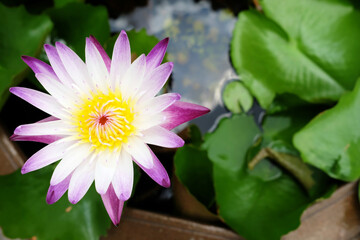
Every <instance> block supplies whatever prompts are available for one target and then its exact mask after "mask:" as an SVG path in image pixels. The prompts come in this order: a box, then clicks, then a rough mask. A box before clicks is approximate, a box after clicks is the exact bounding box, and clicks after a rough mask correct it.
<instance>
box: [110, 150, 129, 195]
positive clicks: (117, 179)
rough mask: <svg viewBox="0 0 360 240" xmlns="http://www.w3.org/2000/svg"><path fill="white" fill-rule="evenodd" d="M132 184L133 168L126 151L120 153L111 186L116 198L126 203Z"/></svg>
mask: <svg viewBox="0 0 360 240" xmlns="http://www.w3.org/2000/svg"><path fill="white" fill-rule="evenodd" d="M133 184H134V168H133V161H132V159H131V156H130V155H129V154H128V153H127V152H126V151H121V155H120V159H119V161H118V164H117V166H116V170H115V174H114V178H113V180H112V185H113V187H114V191H115V193H116V196H117V197H118V198H119V199H120V200H122V201H126V200H128V199H129V198H130V195H131V192H132V188H133Z"/></svg>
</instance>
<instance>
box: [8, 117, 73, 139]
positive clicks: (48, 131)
mask: <svg viewBox="0 0 360 240" xmlns="http://www.w3.org/2000/svg"><path fill="white" fill-rule="evenodd" d="M70 130H71V129H69V125H68V124H66V123H64V121H62V120H55V121H50V122H40V123H31V124H24V125H20V126H18V127H17V128H16V129H15V131H14V133H15V134H17V135H25V136H32V135H33V136H42V135H68V134H70V133H71V131H70Z"/></svg>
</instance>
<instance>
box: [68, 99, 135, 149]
mask: <svg viewBox="0 0 360 240" xmlns="http://www.w3.org/2000/svg"><path fill="white" fill-rule="evenodd" d="M133 109H134V102H133V101H132V100H131V99H127V100H126V101H124V100H123V99H122V98H121V94H120V93H113V92H110V93H108V94H104V93H95V94H93V95H92V96H90V97H86V98H83V102H82V104H81V105H79V106H77V110H76V111H74V112H73V113H72V115H73V116H74V118H73V124H74V125H75V128H76V131H77V133H78V134H77V136H78V138H79V139H80V140H81V141H82V142H87V143H90V144H91V146H92V148H93V149H92V150H95V151H102V150H105V149H109V150H114V149H116V148H121V145H122V144H123V143H126V142H127V141H128V137H129V136H130V135H133V134H134V132H135V128H134V126H133V125H132V122H133V120H134V116H135V113H134V111H133Z"/></svg>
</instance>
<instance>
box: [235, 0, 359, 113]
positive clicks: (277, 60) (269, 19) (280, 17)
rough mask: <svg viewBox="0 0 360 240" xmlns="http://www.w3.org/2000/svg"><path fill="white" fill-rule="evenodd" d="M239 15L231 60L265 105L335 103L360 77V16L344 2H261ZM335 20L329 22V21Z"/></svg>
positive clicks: (277, 0) (348, 3) (333, 0)
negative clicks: (283, 98)
mask: <svg viewBox="0 0 360 240" xmlns="http://www.w3.org/2000/svg"><path fill="white" fill-rule="evenodd" d="M260 4H261V6H262V8H263V10H264V14H261V13H259V12H256V11H253V10H251V11H244V12H242V13H240V14H239V19H238V22H237V24H236V26H235V30H234V34H233V39H232V42H231V59H232V62H233V64H234V67H235V69H236V70H237V72H238V73H239V75H240V76H242V77H243V79H244V83H245V85H247V87H248V88H249V89H250V91H251V93H252V94H253V95H254V96H255V97H256V98H257V99H258V101H259V102H260V104H261V106H262V107H264V108H267V107H269V105H270V104H271V102H272V101H273V100H274V97H275V94H283V93H291V94H294V95H297V96H298V97H299V98H301V99H303V100H305V101H308V102H313V103H323V102H334V101H336V100H338V99H339V97H340V96H341V95H342V94H343V93H344V92H345V91H346V90H351V89H352V88H353V87H354V85H355V80H356V78H357V77H358V76H359V75H360V68H359V66H358V63H359V60H360V56H359V54H358V53H359V52H360V44H358V39H360V28H359V26H358V23H359V22H360V11H359V9H358V8H356V7H354V5H353V3H352V2H350V1H344V0H326V1H315V2H314V1H311V0H304V1H298V0H288V1H280V0H261V1H260ZM329 16H331V17H329Z"/></svg>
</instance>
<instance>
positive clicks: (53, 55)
mask: <svg viewBox="0 0 360 240" xmlns="http://www.w3.org/2000/svg"><path fill="white" fill-rule="evenodd" d="M44 49H45V52H46V55H47V56H48V59H49V62H50V64H51V66H52V68H53V69H54V72H55V73H56V75H57V76H58V78H59V79H60V81H61V82H62V83H64V84H66V85H68V86H71V84H73V83H74V81H73V80H72V79H71V77H70V75H69V74H68V73H67V71H66V69H65V67H64V64H63V63H62V61H61V59H60V56H59V54H58V52H57V50H56V48H55V47H53V46H51V45H49V44H45V45H44Z"/></svg>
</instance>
